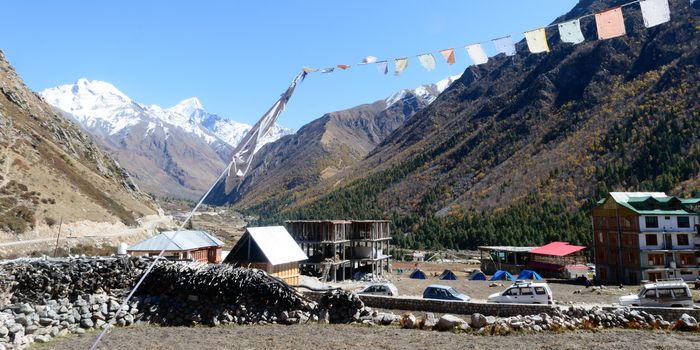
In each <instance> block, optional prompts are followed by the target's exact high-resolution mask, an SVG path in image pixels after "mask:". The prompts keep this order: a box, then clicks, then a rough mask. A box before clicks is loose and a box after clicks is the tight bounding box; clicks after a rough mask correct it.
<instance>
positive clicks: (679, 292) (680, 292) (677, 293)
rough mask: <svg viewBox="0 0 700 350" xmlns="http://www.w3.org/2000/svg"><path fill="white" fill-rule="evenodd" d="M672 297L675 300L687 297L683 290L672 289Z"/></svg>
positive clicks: (685, 291)
mask: <svg viewBox="0 0 700 350" xmlns="http://www.w3.org/2000/svg"><path fill="white" fill-rule="evenodd" d="M672 290H673V295H674V296H675V297H676V298H683V297H687V296H688V291H687V290H686V289H685V288H673V289H672Z"/></svg>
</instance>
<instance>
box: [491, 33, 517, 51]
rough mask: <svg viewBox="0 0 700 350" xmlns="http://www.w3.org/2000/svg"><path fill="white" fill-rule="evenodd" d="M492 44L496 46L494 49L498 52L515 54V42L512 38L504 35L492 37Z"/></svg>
mask: <svg viewBox="0 0 700 350" xmlns="http://www.w3.org/2000/svg"><path fill="white" fill-rule="evenodd" d="M492 41H493V45H494V46H496V50H498V52H500V53H504V54H506V56H514V55H515V44H514V43H513V38H511V37H510V36H506V37H503V38H498V39H493V40H492Z"/></svg>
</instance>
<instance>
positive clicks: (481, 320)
mask: <svg viewBox="0 0 700 350" xmlns="http://www.w3.org/2000/svg"><path fill="white" fill-rule="evenodd" d="M487 323H488V322H487V320H486V317H485V316H484V315H482V314H480V313H476V314H473V315H472V316H471V318H470V319H469V325H470V326H471V327H472V328H475V329H479V328H481V327H484V326H486V324H487Z"/></svg>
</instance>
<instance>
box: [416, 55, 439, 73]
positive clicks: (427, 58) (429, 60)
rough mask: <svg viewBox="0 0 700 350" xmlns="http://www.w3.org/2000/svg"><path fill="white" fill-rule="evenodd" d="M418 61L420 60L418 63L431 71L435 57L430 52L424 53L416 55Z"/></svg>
mask: <svg viewBox="0 0 700 350" xmlns="http://www.w3.org/2000/svg"><path fill="white" fill-rule="evenodd" d="M418 61H419V62H420V65H421V66H423V68H425V69H427V70H428V71H431V70H433V69H435V64H436V63H435V57H434V56H433V54H432V53H426V54H423V55H419V56H418Z"/></svg>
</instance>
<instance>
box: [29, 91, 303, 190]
mask: <svg viewBox="0 0 700 350" xmlns="http://www.w3.org/2000/svg"><path fill="white" fill-rule="evenodd" d="M41 95H42V97H43V98H44V99H45V100H46V102H48V103H49V104H51V105H53V106H54V107H56V108H58V109H60V110H62V111H64V112H65V113H66V114H67V115H69V116H70V117H72V118H73V119H74V120H75V121H76V122H78V123H79V124H80V125H81V126H82V127H83V128H84V129H85V130H86V131H88V132H89V133H90V134H92V135H93V137H94V138H95V140H96V141H97V142H98V143H100V144H101V145H102V146H103V147H105V148H106V149H108V150H109V151H110V152H112V153H113V154H114V156H115V157H116V158H117V159H118V161H119V162H120V163H121V164H123V165H124V167H125V168H127V170H129V172H131V173H132V175H134V178H135V179H136V181H137V183H138V184H139V185H140V186H141V188H143V189H145V190H147V191H149V192H151V193H154V194H157V195H163V196H171V197H178V198H187V199H197V198H198V197H199V196H201V195H202V193H204V191H206V190H207V189H208V188H209V186H211V183H212V182H213V181H214V179H215V178H216V176H217V175H218V174H219V173H220V172H221V170H222V169H223V168H224V167H225V166H226V164H227V163H228V161H229V160H230V159H231V153H232V150H233V148H234V147H235V145H236V144H237V142H238V141H240V140H241V138H242V137H243V136H244V135H245V133H246V132H247V131H248V130H249V129H250V128H251V126H250V125H247V124H244V123H239V122H235V121H232V120H230V119H226V118H222V117H220V116H218V115H216V114H211V113H209V112H207V111H206V110H205V109H204V108H203V106H202V104H201V102H200V101H199V100H198V99H197V98H196V97H192V98H188V99H186V100H183V101H181V102H180V103H178V104H177V105H175V106H173V107H170V108H162V107H160V106H157V105H150V106H147V105H143V104H141V103H138V102H136V101H134V100H132V99H131V98H129V97H128V96H126V95H125V94H124V93H122V92H121V91H119V90H118V89H117V88H116V87H114V86H113V85H112V84H110V83H107V82H103V81H97V80H92V81H89V80H87V79H79V80H78V81H77V82H76V83H75V84H68V85H62V86H58V87H55V88H50V89H46V90H44V91H42V92H41ZM290 133H293V131H292V130H290V129H286V128H283V127H281V126H279V125H275V127H274V128H273V130H272V132H271V133H270V134H268V135H266V137H264V138H263V139H262V140H261V142H260V143H259V147H262V146H263V145H264V144H265V143H267V142H271V141H274V140H276V139H277V138H279V137H281V136H284V135H286V134H290Z"/></svg>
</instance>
